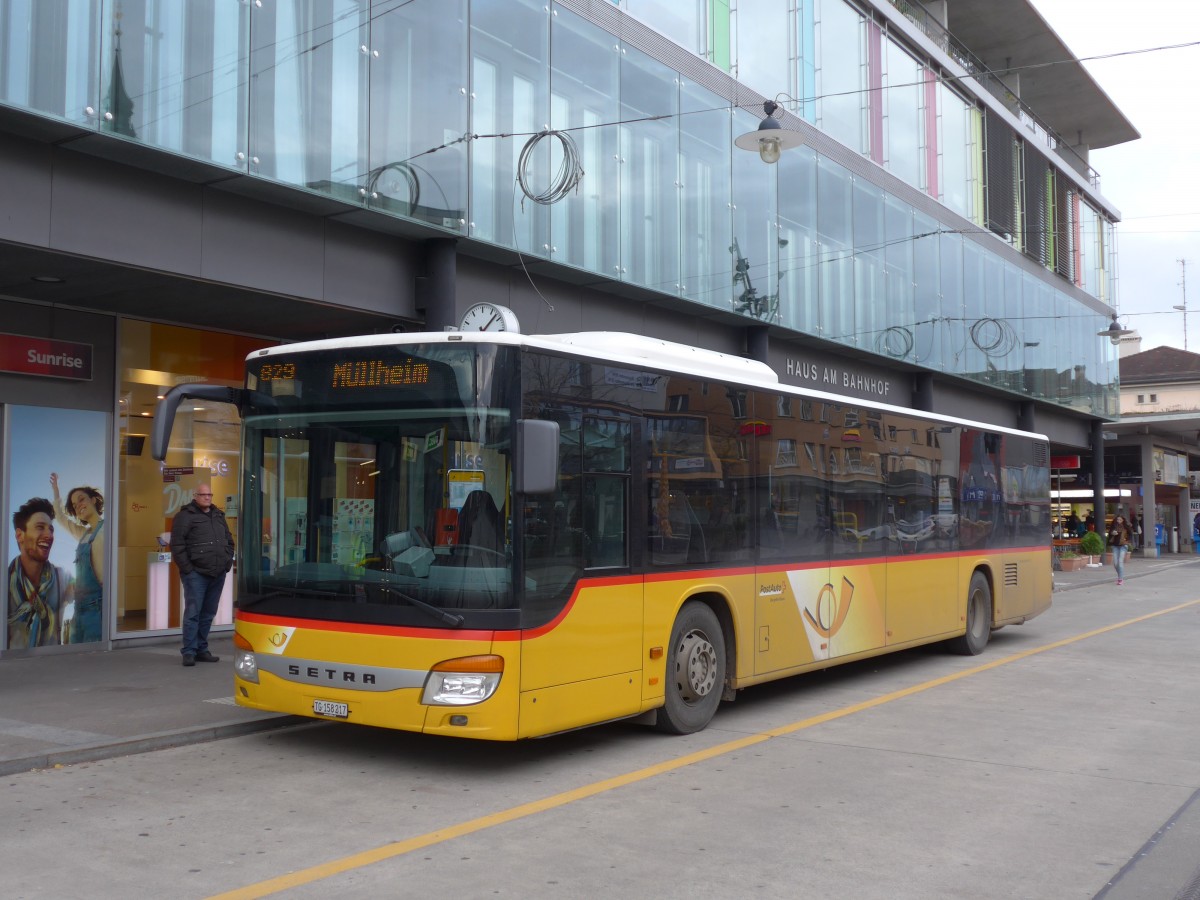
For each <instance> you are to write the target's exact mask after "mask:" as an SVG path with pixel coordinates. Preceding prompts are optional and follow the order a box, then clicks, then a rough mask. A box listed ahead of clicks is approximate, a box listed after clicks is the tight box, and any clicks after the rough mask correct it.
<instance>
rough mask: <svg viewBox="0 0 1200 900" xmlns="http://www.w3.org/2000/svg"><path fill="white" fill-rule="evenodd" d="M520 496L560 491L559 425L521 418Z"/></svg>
mask: <svg viewBox="0 0 1200 900" xmlns="http://www.w3.org/2000/svg"><path fill="white" fill-rule="evenodd" d="M516 450H517V454H516V456H517V458H516V471H515V472H514V473H513V476H514V480H515V482H516V483H515V484H514V485H513V487H514V489H515V490H516V491H517V493H520V494H552V493H554V492H555V491H556V490H558V423H557V422H547V421H545V420H544V419H518V420H517V433H516Z"/></svg>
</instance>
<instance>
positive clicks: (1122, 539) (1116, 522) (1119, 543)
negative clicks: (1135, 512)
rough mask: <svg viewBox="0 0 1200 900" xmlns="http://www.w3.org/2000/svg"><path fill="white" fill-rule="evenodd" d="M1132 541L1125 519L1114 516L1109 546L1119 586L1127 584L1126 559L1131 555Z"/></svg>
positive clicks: (1109, 534) (1109, 533) (1109, 532)
mask: <svg viewBox="0 0 1200 900" xmlns="http://www.w3.org/2000/svg"><path fill="white" fill-rule="evenodd" d="M1131 540H1132V535H1131V533H1130V531H1129V523H1127V522H1126V521H1125V517H1124V516H1122V515H1117V516H1113V520H1112V527H1111V528H1109V529H1108V546H1109V549H1110V550H1112V555H1113V568H1115V569H1116V570H1117V584H1124V583H1125V557H1126V555H1127V554H1128V553H1129V543H1130V541H1131Z"/></svg>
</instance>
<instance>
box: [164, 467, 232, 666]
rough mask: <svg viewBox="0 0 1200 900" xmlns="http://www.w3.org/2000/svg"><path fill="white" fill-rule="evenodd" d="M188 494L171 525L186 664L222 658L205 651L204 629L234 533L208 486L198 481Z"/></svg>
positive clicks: (227, 565)
mask: <svg viewBox="0 0 1200 900" xmlns="http://www.w3.org/2000/svg"><path fill="white" fill-rule="evenodd" d="M192 498H193V499H192V502H191V503H189V504H187V505H186V506H184V507H183V508H182V509H181V510H179V512H178V513H176V514H175V521H174V522H173V523H172V525H171V558H172V559H174V560H175V565H176V566H178V567H179V574H180V577H181V578H182V579H183V647H182V649H181V652H182V653H183V664H184V665H185V666H194V665H195V664H196V663H197V662H217V661H218V660H219V659H220V657H217V656H213V655H212V653H210V652H209V650H208V631H209V629H210V628H211V627H212V622H213V619H214V618H215V617H216V615H217V606H218V604H220V602H221V589H222V588H223V587H224V586H225V574H226V573H227V572H228V571H229V570H230V569H232V568H233V535H232V534H231V533H230V531H229V526H228V525H227V524H226V522H225V513H223V512H222V511H221V510H220V509H219V508H217V507H216V506H214V505H213V502H212V488H210V487H209V486H208V485H207V484H201V485H199V486H197V487H196V489H195V490H194V491H192Z"/></svg>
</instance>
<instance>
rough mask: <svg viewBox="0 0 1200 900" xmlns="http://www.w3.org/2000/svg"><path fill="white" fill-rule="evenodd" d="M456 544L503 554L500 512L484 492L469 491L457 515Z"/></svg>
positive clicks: (489, 495) (493, 501)
mask: <svg viewBox="0 0 1200 900" xmlns="http://www.w3.org/2000/svg"><path fill="white" fill-rule="evenodd" d="M458 543H460V544H467V545H470V546H471V547H480V548H482V549H484V550H492V551H494V552H496V553H501V554H502V553H504V534H503V531H502V529H501V527H500V510H499V509H497V508H496V501H495V500H493V499H492V495H491V494H489V493H488V492H487V491H485V490H479V491H471V493H469V494H467V499H466V500H464V501H463V505H462V509H461V510H460V511H459V513H458Z"/></svg>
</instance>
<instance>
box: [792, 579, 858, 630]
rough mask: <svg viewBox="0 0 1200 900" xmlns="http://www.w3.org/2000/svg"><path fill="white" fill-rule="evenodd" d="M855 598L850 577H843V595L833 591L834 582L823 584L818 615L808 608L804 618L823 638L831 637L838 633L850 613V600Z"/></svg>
mask: <svg viewBox="0 0 1200 900" xmlns="http://www.w3.org/2000/svg"><path fill="white" fill-rule="evenodd" d="M852 599H854V583H853V582H852V581H851V580H850V579H849V578H842V595H841V597H840V598H839V597H838V596H837V595H836V594H834V592H833V585H832V584H828V583H827V584H825V585H824V586H822V588H821V591H820V593H818V594H817V603H816V615H815V616H814V615H813V614H812V612H810V611H809V610H808V609H807V608H806V609H805V610H804V618H805V619H807V620H808V624H809V625H810V626H811V627H812V629H813V631H815V632H816V633H817V634H819V635H821V637H823V638H831V637H833V636H834V635H835V634H837V633H838V632H839V631H840V630H841V628H842V625H843V624H845V622H846V616H848V615H849V614H850V601H851V600H852Z"/></svg>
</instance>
